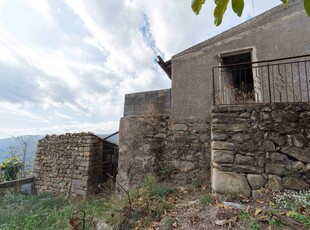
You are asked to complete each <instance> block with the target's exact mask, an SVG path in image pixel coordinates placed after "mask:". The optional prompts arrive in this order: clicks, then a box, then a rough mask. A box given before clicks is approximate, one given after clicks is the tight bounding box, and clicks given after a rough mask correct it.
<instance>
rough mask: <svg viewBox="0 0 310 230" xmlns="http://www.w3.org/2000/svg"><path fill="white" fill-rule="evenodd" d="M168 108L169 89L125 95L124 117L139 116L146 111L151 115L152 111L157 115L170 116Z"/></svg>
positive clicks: (169, 99)
mask: <svg viewBox="0 0 310 230" xmlns="http://www.w3.org/2000/svg"><path fill="white" fill-rule="evenodd" d="M170 107H171V92H170V89H164V90H156V91H149V92H140V93H132V94H126V95H125V108H124V116H134V115H141V114H145V112H147V111H149V112H150V113H151V112H154V111H151V110H154V109H156V110H157V111H156V112H157V113H159V114H162V115H170Z"/></svg>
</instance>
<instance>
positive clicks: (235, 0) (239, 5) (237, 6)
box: [232, 0, 244, 17]
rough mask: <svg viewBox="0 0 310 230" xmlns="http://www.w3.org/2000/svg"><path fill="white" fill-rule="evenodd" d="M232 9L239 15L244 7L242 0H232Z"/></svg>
mask: <svg viewBox="0 0 310 230" xmlns="http://www.w3.org/2000/svg"><path fill="white" fill-rule="evenodd" d="M232 8H233V11H234V12H235V13H236V14H237V15H238V16H239V17H240V16H241V15H242V12H243V8H244V0H232Z"/></svg>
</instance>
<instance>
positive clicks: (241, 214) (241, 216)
mask: <svg viewBox="0 0 310 230" xmlns="http://www.w3.org/2000/svg"><path fill="white" fill-rule="evenodd" d="M251 217H252V216H251V214H250V213H248V212H243V211H240V212H239V213H238V218H239V220H249V219H251Z"/></svg>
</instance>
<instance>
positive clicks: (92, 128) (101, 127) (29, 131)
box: [0, 121, 119, 136]
mask: <svg viewBox="0 0 310 230" xmlns="http://www.w3.org/2000/svg"><path fill="white" fill-rule="evenodd" d="M118 126H119V123H118V121H111V122H98V123H75V124H71V125H59V126H58V125H56V126H53V127H48V128H13V129H8V128H2V127H0V136H5V135H7V133H10V135H11V136H20V135H45V134H64V133H78V132H85V131H87V132H93V133H96V134H109V133H114V132H115V131H117V130H118Z"/></svg>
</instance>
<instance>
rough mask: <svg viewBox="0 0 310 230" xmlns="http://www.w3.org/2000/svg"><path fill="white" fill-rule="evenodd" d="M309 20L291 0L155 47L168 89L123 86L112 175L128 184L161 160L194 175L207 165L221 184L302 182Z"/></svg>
mask: <svg viewBox="0 0 310 230" xmlns="http://www.w3.org/2000/svg"><path fill="white" fill-rule="evenodd" d="M308 28H310V18H309V17H308V16H307V15H306V12H305V11H304V8H303V1H301V0H293V1H290V5H289V7H288V8H287V9H286V8H285V7H284V6H283V5H280V6H278V7H275V8H273V9H271V10H269V11H267V12H265V13H263V14H261V15H259V16H257V17H255V18H253V19H251V20H249V21H246V22H245V23H243V24H241V25H239V26H236V27H234V28H232V29H230V30H228V31H226V32H224V33H222V34H219V35H217V36H215V37H213V38H210V39H208V40H206V41H204V42H201V43H199V44H197V45H195V46H193V47H191V48H189V49H186V50H184V51H183V52H180V53H178V54H176V55H174V56H173V57H172V58H171V60H168V61H166V62H165V61H163V60H162V59H161V58H160V57H159V61H158V63H159V64H160V66H161V67H162V68H163V70H164V71H165V72H166V73H167V75H168V77H169V78H170V79H171V89H167V90H160V91H152V92H143V93H136V94H130V95H126V97H125V111H124V117H123V118H122V119H121V122H120V160H119V173H118V175H117V178H118V180H119V181H120V182H121V183H123V184H125V185H126V186H127V187H128V188H130V187H132V186H136V185H138V184H139V181H140V180H141V177H143V175H144V174H145V173H147V172H153V173H159V172H160V171H161V170H162V168H163V167H171V168H174V169H175V170H176V171H179V172H181V173H189V174H191V175H193V176H195V175H197V174H199V173H201V172H203V171H204V170H210V165H211V171H212V181H211V182H212V188H213V190H214V192H216V193H219V194H221V193H225V192H229V193H243V194H244V195H246V196H253V197H257V196H258V194H259V193H260V192H261V191H262V190H261V189H262V188H270V189H273V190H282V189H295V190H299V189H303V188H309V182H310V181H309V173H307V170H308V172H309V170H310V164H309V163H310V160H309V154H310V149H309V147H310V142H309V141H310V120H309V119H310V117H309V116H308V115H309V114H310V111H309V88H310V85H309V84H310V83H309V79H310V55H309V54H310V30H309V29H308ZM236 105H237V106H236ZM296 184H297V185H298V186H297V185H296ZM240 188H241V189H240Z"/></svg>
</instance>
